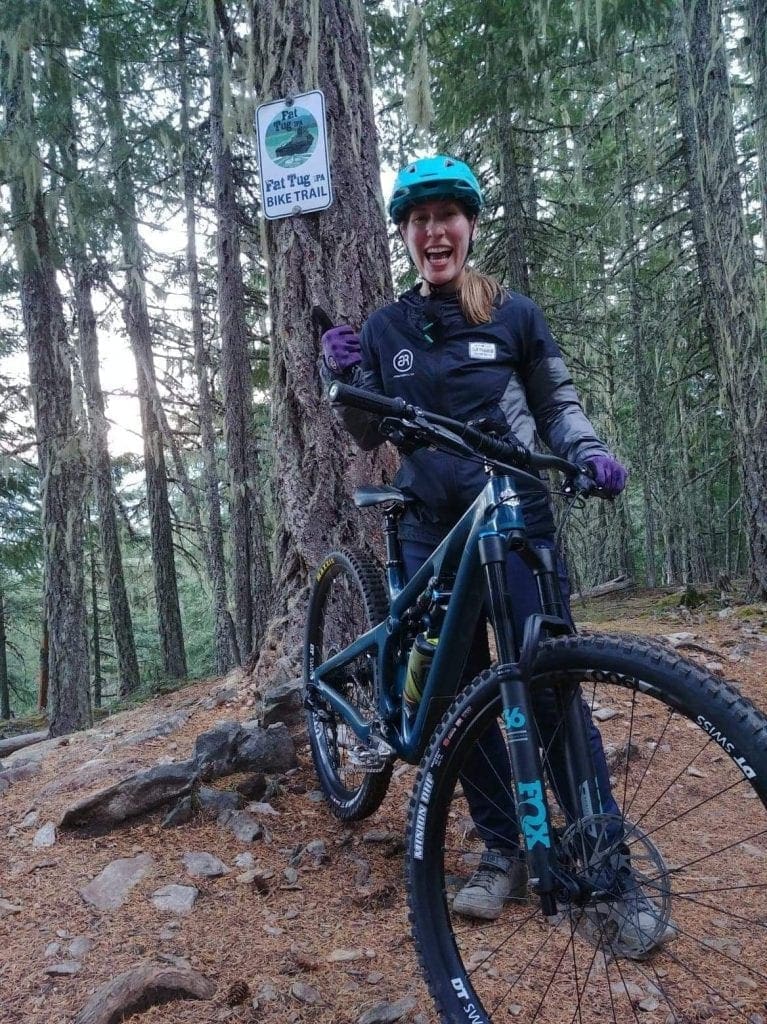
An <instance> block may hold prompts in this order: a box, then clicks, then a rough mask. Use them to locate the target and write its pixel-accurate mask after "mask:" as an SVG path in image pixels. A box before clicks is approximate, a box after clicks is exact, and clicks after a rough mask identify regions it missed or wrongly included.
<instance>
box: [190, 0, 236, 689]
mask: <svg viewBox="0 0 767 1024" xmlns="http://www.w3.org/2000/svg"><path fill="white" fill-rule="evenodd" d="M184 33H185V24H184V21H183V20H182V22H181V24H180V26H179V93H180V100H181V142H182V146H183V150H182V158H181V161H182V162H181V167H182V177H183V183H184V211H185V219H186V272H187V279H188V282H189V300H190V307H191V316H192V339H193V341H194V369H195V375H196V377H197V394H198V411H199V415H200V439H201V445H202V460H203V481H204V487H205V496H206V501H207V508H208V529H207V531H206V534H205V537H204V538H201V543H203V544H204V545H205V551H206V554H207V565H208V575H209V577H210V582H211V589H212V591H213V612H214V620H215V645H216V669H217V671H218V672H220V673H222V674H223V673H224V672H227V671H228V670H229V669H230V668H231V667H232V666H233V665H237V664H239V663H240V652H239V650H238V647H237V634H236V631H235V628H234V622H233V621H232V616H231V615H230V613H229V600H228V596H227V584H226V562H225V559H224V531H223V526H222V524H221V501H220V498H219V491H218V485H219V478H218V469H217V464H216V434H215V428H214V420H213V400H212V396H211V392H210V382H209V376H208V358H207V355H206V352H205V337H204V332H203V323H202V298H201V295H200V279H199V271H198V261H197V242H196V237H195V236H196V223H197V215H196V209H195V180H194V169H193V164H192V152H191V135H190V131H189V85H188V80H187V69H186V43H185V35H184Z"/></svg>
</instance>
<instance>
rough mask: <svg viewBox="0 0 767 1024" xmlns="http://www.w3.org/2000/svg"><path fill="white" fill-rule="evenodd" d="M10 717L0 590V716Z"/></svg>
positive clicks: (3, 616) (3, 619) (0, 592)
mask: <svg viewBox="0 0 767 1024" xmlns="http://www.w3.org/2000/svg"><path fill="white" fill-rule="evenodd" d="M10 717H11V688H10V683H9V681H8V656H7V648H6V640H5V608H4V607H3V592H2V590H0V718H10Z"/></svg>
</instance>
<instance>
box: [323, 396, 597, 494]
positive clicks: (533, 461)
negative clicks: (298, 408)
mask: <svg viewBox="0 0 767 1024" xmlns="http://www.w3.org/2000/svg"><path fill="white" fill-rule="evenodd" d="M328 397H329V398H330V401H331V402H333V403H335V404H338V405H347V406H350V407H352V408H354V409H362V410H363V411H364V412H369V413H372V414H373V415H376V416H381V417H382V418H385V419H386V418H393V419H397V420H399V421H400V422H401V423H402V424H403V425H408V424H410V425H412V427H413V428H420V429H421V430H422V431H423V432H424V433H426V434H427V436H428V440H429V442H430V443H433V444H435V445H436V446H438V447H443V448H446V449H448V450H451V451H458V452H462V453H463V454H475V455H481V456H482V457H483V458H486V459H487V460H488V461H489V462H491V463H493V464H494V465H496V466H498V467H506V468H509V467H512V468H514V469H515V470H516V471H517V472H518V473H521V475H523V476H526V477H528V478H529V479H532V480H534V481H535V482H536V483H537V484H538V485H539V486H540V481H539V480H538V478H537V477H529V474H527V473H525V472H524V471H525V470H530V469H557V470H559V471H560V472H561V473H564V474H565V476H567V477H568V478H569V479H570V480H571V481H572V482H573V484H574V485H575V487H576V490H577V491H578V492H579V493H581V494H586V493H589V492H592V491H593V490H594V481H593V480H592V479H591V478H590V477H589V476H588V474H587V473H586V471H585V470H584V468H583V467H582V466H578V465H576V464H575V463H574V462H568V460H567V459H560V458H559V457H558V456H556V455H543V454H540V453H538V452H532V451H530V449H529V448H526V447H525V446H524V445H523V444H522V443H521V442H516V443H514V444H509V443H508V442H506V441H503V440H501V439H500V438H497V437H492V436H491V435H489V434H485V433H483V432H482V431H481V430H477V429H476V428H475V427H472V426H469V425H468V424H466V423H461V421H460V420H454V419H450V417H448V416H440V415H438V414H437V413H432V412H428V411H427V410H425V409H420V408H418V407H417V406H414V405H410V404H409V403H408V402H406V401H405V400H404V398H387V397H386V396H385V395H378V394H376V393H375V392H373V391H367V390H366V389H364V388H355V387H352V386H351V385H350V384H342V383H341V382H340V381H333V383H332V384H331V385H330V388H329V390H328Z"/></svg>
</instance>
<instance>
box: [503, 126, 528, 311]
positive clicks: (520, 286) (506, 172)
mask: <svg viewBox="0 0 767 1024" xmlns="http://www.w3.org/2000/svg"><path fill="white" fill-rule="evenodd" d="M511 109H512V108H511V107H510V106H509V107H508V108H505V109H504V110H503V111H501V112H500V113H499V114H497V115H496V119H495V120H496V135H497V139H498V152H499V155H500V181H501V200H502V202H503V237H504V242H505V249H506V281H507V284H508V286H509V288H511V289H512V291H515V292H521V293H522V294H523V295H529V294H530V278H529V276H528V269H527V268H528V258H527V246H526V244H525V235H526V231H525V211H524V209H523V207H522V193H521V189H520V183H519V172H518V167H517V156H516V152H515V148H514V125H513V122H512V117H511Z"/></svg>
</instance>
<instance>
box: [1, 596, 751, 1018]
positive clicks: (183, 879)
mask: <svg viewBox="0 0 767 1024" xmlns="http://www.w3.org/2000/svg"><path fill="white" fill-rule="evenodd" d="M656 602H657V595H651V594H640V595H634V596H631V597H628V598H627V597H625V596H624V595H618V597H617V598H616V596H615V595H611V596H608V597H606V598H602V599H600V600H599V601H593V602H591V603H590V604H588V605H587V606H585V607H580V608H578V609H576V615H577V618H578V620H579V622H580V624H581V625H582V626H584V627H585V628H590V629H598V630H600V631H601V630H604V631H609V632H633V633H640V634H657V635H665V636H668V635H670V634H680V633H687V634H692V635H691V636H689V637H687V638H683V639H682V640H681V641H680V640H679V639H678V638H677V640H676V642H677V643H681V649H682V653H684V654H686V655H688V656H691V657H693V658H694V659H695V660H698V661H701V662H703V663H709V665H710V666H712V670H713V671H718V672H720V674H722V675H724V676H725V677H727V678H730V679H733V680H735V681H736V682H737V684H738V686H739V687H740V688H741V689H742V690H743V691H744V692H745V693H746V694H747V695H748V696H749V697H750V698H751V699H752V700H753V701H754V702H755V703H757V704H758V705H759V706H761V707H762V708H763V709H767V619H766V618H765V614H764V613H763V612H761V611H759V610H758V609H757V610H755V612H754V614H753V615H752V616H750V617H746V618H741V617H739V615H738V613H737V612H736V613H735V614H732V615H730V616H729V617H727V618H719V617H718V615H717V612H716V610H714V611H708V612H701V613H692V615H689V614H687V613H684V614H682V613H680V612H678V611H669V612H665V613H664V614H663V616H662V617H660V616H658V615H653V614H652V612H653V609H654V608H655V607H656ZM219 686H220V681H217V680H208V681H206V682H200V683H196V684H194V685H190V686H188V687H185V688H184V689H182V690H179V691H177V692H176V693H173V694H171V695H167V696H163V697H161V698H157V699H155V700H153V701H151V702H150V703H148V704H146V705H143V706H142V707H140V708H138V709H135V710H133V711H129V712H123V713H121V714H119V715H115V716H112V717H110V718H109V719H106V720H105V721H103V722H102V723H100V725H99V726H98V728H97V729H96V730H93V731H92V732H91V733H89V734H82V735H77V736H74V737H72V739H71V741H69V742H68V743H66V744H64V745H61V746H57V747H55V748H54V749H52V750H51V751H49V752H48V753H47V755H46V756H45V758H44V759H43V760H42V762H41V764H40V768H39V771H38V772H37V773H36V774H33V775H31V777H29V778H26V779H21V780H19V781H17V782H15V783H14V784H13V785H12V786H11V787H10V789H9V790H8V791H7V792H5V793H4V794H3V795H0V950H2V953H0V993H1V994H2V995H1V999H0V1024H70V1022H71V1021H72V1020H73V1018H74V1016H75V1014H76V1013H77V1011H78V1010H79V1009H80V1008H81V1007H82V1006H83V1005H84V1004H85V1003H86V1002H87V1000H88V998H89V997H90V995H91V994H92V993H93V991H94V990H95V989H96V988H98V986H100V985H101V984H102V983H104V982H105V981H107V980H108V979H110V978H112V977H113V976H114V975H116V974H118V973H120V972H121V971H124V970H127V969H128V968H130V967H133V966H136V965H137V964H139V963H144V962H154V963H166V964H168V963H170V964H174V963H175V964H183V963H188V964H189V965H191V966H192V967H193V968H195V969H196V970H199V971H200V972H202V973H203V974H204V975H206V976H207V977H209V978H211V979H212V980H213V981H214V982H215V983H216V984H217V986H218V988H217V995H216V998H215V1000H214V1001H213V1002H194V1001H188V1002H187V1001H184V1002H173V1003H170V1004H167V1005H166V1006H162V1007H154V1008H152V1009H150V1010H148V1011H146V1012H145V1013H143V1014H142V1015H140V1016H138V1017H136V1018H134V1019H136V1020H140V1021H142V1024H150V1022H151V1024H171V1022H172V1024H210V1022H213V1021H219V1020H231V1021H259V1022H263V1024H278V1022H279V1024H285V1022H299V1021H301V1022H303V1021H307V1022H309V1021H312V1022H318V1024H357V1022H358V1021H359V1020H360V1017H361V1016H362V1015H363V1013H364V1012H365V1011H367V1010H369V1009H370V1008H371V1007H373V1006H374V1004H377V1003H380V1002H382V1001H389V1002H393V1001H396V1000H402V999H405V1000H406V1002H404V1003H403V1004H402V1006H401V1009H402V1010H403V1015H402V1016H401V1018H400V1019H401V1020H403V1021H409V1022H411V1024H417V1022H420V1024H426V1022H430V1021H433V1020H434V1019H435V1014H434V1011H433V1007H432V1004H431V1001H430V999H429V997H428V995H427V993H426V991H425V988H424V986H423V984H422V982H421V979H420V976H419V972H418V970H417V967H416V962H415V956H414V953H413V950H412V947H411V944H410V941H409V929H408V924H407V911H406V904H405V897H404V891H403V881H402V836H403V834H404V821H405V815H406V807H407V802H408V798H409V793H410V788H411V785H412V779H413V773H414V769H412V768H410V767H408V766H404V765H403V766H400V767H399V768H398V769H397V770H396V771H395V775H394V779H393V783H392V787H391V790H390V793H389V795H388V796H387V798H386V800H385V802H384V805H383V806H382V808H381V809H380V811H378V812H377V814H376V815H375V816H374V817H373V818H371V819H370V820H368V821H366V822H361V823H359V824H357V825H354V826H351V827H346V826H343V825H341V824H340V823H338V822H336V821H334V820H333V819H332V818H331V817H330V816H329V814H328V812H327V811H326V809H325V806H324V804H323V803H321V802H318V799H317V797H318V794H317V791H316V782H315V779H314V775H313V772H312V769H311V766H310V763H309V760H308V752H307V749H306V748H305V747H303V746H301V747H300V748H299V767H298V768H297V769H296V770H294V771H293V772H292V773H290V774H289V775H288V776H287V777H285V778H283V779H282V781H281V786H280V789H279V791H278V792H275V793H273V794H270V796H269V797H267V798H266V799H268V802H269V803H270V804H271V806H272V808H273V810H274V812H276V813H274V814H270V813H268V812H263V817H262V819H261V820H262V821H263V824H264V825H265V826H266V828H267V831H268V836H267V839H266V840H261V839H259V840H256V841H255V842H254V843H252V844H250V845H249V846H246V845H245V844H243V843H241V842H239V841H238V840H237V839H236V838H235V837H234V836H233V835H232V833H231V832H228V831H225V830H223V829H222V828H220V827H219V826H218V825H217V824H216V823H215V822H211V821H210V820H206V819H204V818H196V819H194V820H193V821H192V822H190V823H188V824H186V825H183V826H180V827H176V828H172V829H163V828H161V824H160V823H161V821H162V817H163V814H162V813H161V812H157V813H155V814H152V815H150V816H148V817H146V818H144V819H142V820H137V821H135V822H134V823H129V824H127V825H125V826H124V827H122V828H121V829H119V830H118V831H115V832H112V833H110V834H107V835H104V836H101V837H90V838H86V837H83V836H81V835H77V834H73V833H63V832H60V833H58V835H57V839H56V842H55V845H53V846H50V847H41V848H37V849H36V848H33V846H32V842H33V838H34V836H35V835H36V834H37V832H38V830H39V828H40V827H42V826H43V825H44V824H45V823H46V822H48V821H57V820H58V817H59V815H60V813H61V811H62V810H63V808H64V807H65V806H66V805H67V804H68V803H71V802H72V801H74V800H75V799H78V798H80V797H82V796H84V795H86V794H87V793H88V792H91V791H93V790H95V789H98V788H100V787H101V786H104V785H106V784H107V783H109V782H111V781H113V780H114V779H115V778H116V777H119V774H120V771H121V770H124V769H125V765H126V763H127V764H129V765H131V766H133V767H132V770H136V769H137V768H139V767H142V766H150V765H153V764H157V763H158V762H159V761H161V760H162V759H163V758H165V759H172V760H180V759H183V758H186V757H188V756H189V755H190V754H191V751H192V747H193V743H194V738H195V737H196V735H197V734H199V733H200V732H203V731H204V730H206V729H208V728H210V727H211V725H212V724H213V723H214V722H216V721H220V720H222V719H232V718H247V717H248V716H249V714H250V713H251V712H250V710H249V709H248V708H247V706H246V696H245V694H243V696H242V697H240V696H235V697H234V698H233V699H232V700H230V701H229V702H228V703H225V704H223V705H221V706H218V707H205V706H204V705H205V703H206V698H207V697H208V696H209V694H210V693H211V692H212V691H215V690H216V688H217V687H219ZM207 703H211V702H210V701H207ZM184 709H185V710H186V711H188V712H189V717H188V719H187V720H186V722H185V723H184V724H183V725H181V727H180V728H176V729H175V731H173V732H171V733H170V734H169V735H168V736H165V737H161V738H157V739H151V740H144V741H143V742H134V741H133V739H132V737H135V735H136V734H137V733H139V732H140V731H141V730H144V729H146V728H147V727H148V726H150V725H152V724H153V723H156V722H157V720H158V719H163V718H168V717H170V716H172V715H174V713H176V712H178V711H179V710H184ZM181 717H183V716H181ZM83 766H85V767H83ZM117 766H122V768H118V767H117ZM72 780H76V781H75V782H73V781H72ZM77 780H79V781H77ZM237 781H239V779H238V777H234V778H232V779H225V780H220V781H219V782H218V783H217V785H218V786H219V787H220V788H230V787H232V786H234V784H235V783H236V782H237ZM75 784H77V785H78V787H79V788H77V790H73V788H72V787H73V786H74V785H75ZM310 843H315V844H316V845H315V846H314V847H312V848H311V850H310V851H307V850H306V849H305V847H306V846H307V844H310ZM319 844H322V845H319ZM199 851H205V852H208V853H210V854H213V855H215V856H216V857H218V858H220V859H221V860H222V861H223V862H224V864H225V865H227V867H228V868H230V870H229V872H228V873H226V874H224V875H222V876H220V877H217V878H190V877H189V875H188V874H187V873H186V870H185V867H184V864H183V862H182V857H183V855H184V854H185V853H188V852H199ZM246 852H250V853H251V854H252V858H253V866H254V867H255V868H256V869H259V870H260V871H261V876H260V878H261V881H259V882H258V884H254V882H253V881H252V880H250V881H243V880H242V877H239V878H238V876H243V866H242V865H243V862H242V860H241V861H240V866H238V865H237V864H236V858H237V857H238V855H242V854H243V853H246ZM139 854H145V855H148V856H149V857H150V858H151V865H150V868H149V871H148V873H147V874H146V875H145V876H144V877H143V878H142V879H141V880H140V881H139V882H138V884H136V885H135V887H134V888H133V889H132V890H131V891H130V894H129V895H128V897H127V899H126V901H125V902H124V903H123V905H122V906H121V907H119V908H118V909H116V910H113V911H98V910H96V909H94V908H93V907H91V906H89V905H88V904H87V903H86V902H85V901H84V900H83V898H82V897H81V895H80V890H81V889H82V888H83V887H84V886H85V885H86V884H87V883H88V882H90V881H91V880H92V879H93V878H94V877H95V876H96V875H97V874H98V873H99V872H100V871H101V870H102V869H103V868H104V867H105V866H107V865H108V864H110V863H111V862H113V861H115V860H116V859H118V858H135V857H137V856H138V855H139ZM264 876H265V880H264ZM168 884H177V885H184V886H190V885H193V886H195V887H196V888H197V889H198V890H199V896H198V898H197V900H196V903H195V904H194V908H193V909H192V911H191V913H189V914H187V915H186V916H177V915H176V916H174V915H171V914H168V913H164V912H162V911H160V910H158V909H157V908H156V906H155V905H154V904H153V902H152V900H151V895H152V893H154V892H155V891H156V890H157V889H158V888H160V887H161V886H165V885H168ZM262 889H263V890H264V891H260V890H262ZM78 940H80V941H78ZM73 943H74V946H73ZM62 964H64V965H66V964H79V967H77V969H76V971H75V973H73V974H71V975H69V974H56V973H47V972H48V971H50V970H51V969H52V970H54V971H55V970H69V969H72V970H74V968H71V967H70V968H68V967H62V966H61V965H62ZM238 982H244V983H245V984H246V985H247V987H248V990H249V992H250V998H249V999H248V1000H247V1002H245V1003H243V1004H241V1005H238V1006H235V1007H230V1006H228V1005H227V1002H226V997H227V994H228V993H230V992H231V990H232V986H233V985H235V984H236V983H238ZM244 991H245V990H244V987H243V986H241V991H240V993H238V994H239V995H242V994H243V993H244ZM253 997H257V998H258V999H259V1005H258V1007H257V1008H254V1007H253V1005H252V998H253ZM372 1019H375V1018H372ZM387 1019H394V1018H387Z"/></svg>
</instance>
